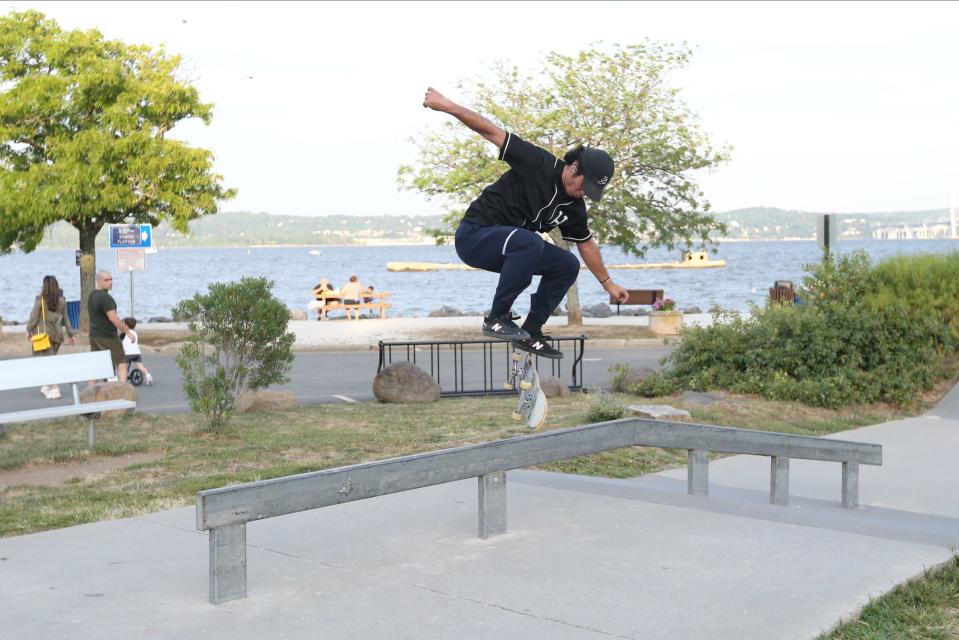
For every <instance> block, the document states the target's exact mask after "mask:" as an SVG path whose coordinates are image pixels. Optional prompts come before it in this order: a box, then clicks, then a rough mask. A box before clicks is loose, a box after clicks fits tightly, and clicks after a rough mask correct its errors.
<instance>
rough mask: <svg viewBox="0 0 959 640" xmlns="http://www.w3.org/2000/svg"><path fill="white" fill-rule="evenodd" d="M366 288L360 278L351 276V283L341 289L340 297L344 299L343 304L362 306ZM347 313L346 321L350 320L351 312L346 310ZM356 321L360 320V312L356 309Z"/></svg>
mask: <svg viewBox="0 0 959 640" xmlns="http://www.w3.org/2000/svg"><path fill="white" fill-rule="evenodd" d="M363 290H364V287H363V285H362V284H360V280H359V278H357V277H356V276H350V281H349V282H347V283H346V284H345V285H343V288H341V289H340V297H341V298H342V299H343V304H360V298H362V297H363ZM344 311H345V312H346V319H347V320H350V310H349V309H344ZM355 311H356V319H357V320H359V319H360V310H359V309H356V310H355Z"/></svg>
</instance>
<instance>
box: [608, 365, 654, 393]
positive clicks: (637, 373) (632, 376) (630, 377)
mask: <svg viewBox="0 0 959 640" xmlns="http://www.w3.org/2000/svg"><path fill="white" fill-rule="evenodd" d="M654 373H656V372H655V371H653V370H652V369H648V368H646V367H641V368H639V369H630V370H629V371H627V372H626V373H625V374H624V375H623V377H622V379H620V381H619V384H618V385H616V390H617V391H619V392H621V393H629V388H630V387H631V386H633V385H634V384H639V383H640V382H642V381H643V380H645V379H646V378H648V377H649V376H651V375H652V374H654Z"/></svg>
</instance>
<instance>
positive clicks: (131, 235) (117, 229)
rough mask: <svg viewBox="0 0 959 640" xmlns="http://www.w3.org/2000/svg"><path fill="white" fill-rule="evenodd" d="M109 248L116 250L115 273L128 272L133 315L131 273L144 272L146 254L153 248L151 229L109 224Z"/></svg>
mask: <svg viewBox="0 0 959 640" xmlns="http://www.w3.org/2000/svg"><path fill="white" fill-rule="evenodd" d="M110 248H111V249H116V250H117V271H129V272H130V316H131V317H134V318H135V317H136V316H135V315H134V313H133V272H134V271H146V270H147V265H146V252H147V250H149V249H152V248H153V227H152V226H151V225H148V224H111V225H110Z"/></svg>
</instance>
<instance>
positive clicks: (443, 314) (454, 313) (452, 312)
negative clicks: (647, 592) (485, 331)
mask: <svg viewBox="0 0 959 640" xmlns="http://www.w3.org/2000/svg"><path fill="white" fill-rule="evenodd" d="M462 315H463V312H462V311H460V310H459V309H455V308H453V307H447V306H446V305H445V304H444V305H443V306H442V307H440V308H439V309H436V310H435V311H430V315H429V317H430V318H458V317H460V316H462ZM487 315H489V314H487Z"/></svg>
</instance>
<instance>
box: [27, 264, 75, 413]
mask: <svg viewBox="0 0 959 640" xmlns="http://www.w3.org/2000/svg"><path fill="white" fill-rule="evenodd" d="M41 333H46V334H47V336H49V338H50V346H49V347H48V348H46V349H44V350H42V351H34V352H33V355H35V356H52V355H56V353H57V351H59V350H60V345H61V344H63V338H64V334H66V335H67V336H68V338H67V339H68V340H69V342H70V344H76V341H77V339H76V337H75V336H74V333H73V327H71V326H70V321H69V320H68V319H67V301H66V300H65V299H64V297H63V292H62V291H61V290H60V283H59V282H57V279H56V277H54V276H44V277H43V288H42V289H41V291H40V295H38V296H37V299H36V301H35V302H34V303H33V311H31V312H30V321H29V322H28V323H27V340H30V341H31V342H32V338H33V336H34V335H37V334H41ZM40 393H42V394H43V395H44V396H46V397H47V398H48V399H50V400H55V399H56V398H59V397H60V387H59V386H58V385H52V386H49V387H46V386H44V387H41V388H40Z"/></svg>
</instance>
